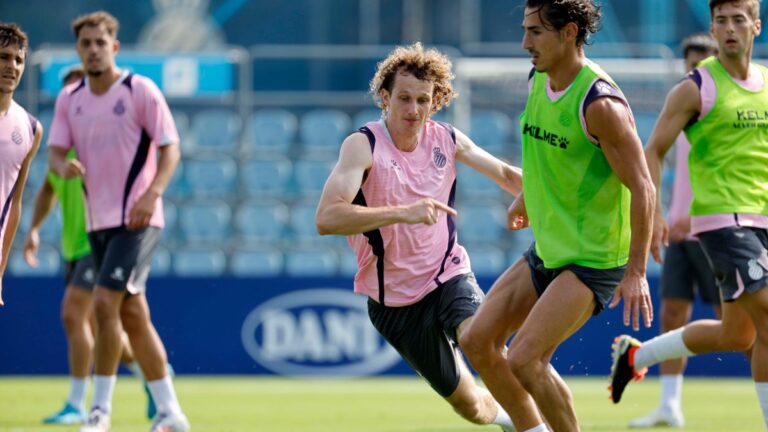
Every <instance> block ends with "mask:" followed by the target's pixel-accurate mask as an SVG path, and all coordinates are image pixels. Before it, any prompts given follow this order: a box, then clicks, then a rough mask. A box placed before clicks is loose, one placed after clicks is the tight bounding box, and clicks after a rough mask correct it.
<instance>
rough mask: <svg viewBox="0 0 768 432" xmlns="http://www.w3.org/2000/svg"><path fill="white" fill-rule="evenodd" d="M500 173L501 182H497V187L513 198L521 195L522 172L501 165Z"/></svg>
mask: <svg viewBox="0 0 768 432" xmlns="http://www.w3.org/2000/svg"><path fill="white" fill-rule="evenodd" d="M501 171H502V181H497V183H498V184H499V186H501V188H502V189H504V190H505V191H507V192H509V193H510V194H512V195H514V196H518V195H520V194H521V193H523V170H522V169H520V168H518V167H515V166H512V165H509V164H503V165H502V168H501Z"/></svg>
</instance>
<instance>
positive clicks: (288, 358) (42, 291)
mask: <svg viewBox="0 0 768 432" xmlns="http://www.w3.org/2000/svg"><path fill="white" fill-rule="evenodd" d="M479 282H480V284H481V286H482V287H484V288H487V287H489V286H490V285H491V283H492V282H493V281H492V280H490V279H487V278H481V279H480V280H479ZM651 283H652V287H653V286H655V285H656V281H655V280H652V281H651ZM351 285H352V283H351V280H350V279H349V278H262V279H237V278H210V279H180V278H155V279H152V280H150V282H149V291H148V298H149V302H150V306H151V308H152V313H153V321H154V323H155V326H156V327H157V330H158V332H159V333H160V335H161V337H162V338H163V340H164V342H165V346H166V349H167V350H168V355H169V358H170V361H171V362H172V364H173V366H174V368H175V369H176V371H177V372H178V373H180V374H279V375H318V376H320V375H322V376H334V375H337V376H338V375H344V376H349V375H352V376H361V375H376V374H385V375H402V374H412V372H411V371H410V369H409V368H408V367H407V365H406V364H405V363H404V362H403V361H402V360H400V358H399V356H398V355H397V354H396V353H395V352H394V351H393V350H391V349H390V348H389V347H388V346H387V345H386V344H385V343H384V341H383V340H382V339H381V337H380V336H379V335H378V333H376V331H375V329H373V327H372V326H371V325H370V324H369V322H368V316H367V312H366V309H365V298H364V297H362V296H357V295H354V294H352V293H351V291H352V288H351ZM3 286H4V293H3V296H4V299H5V302H6V306H5V307H4V308H3V309H2V310H0V346H2V347H3V349H2V353H0V375H4V374H25V375H26V374H65V373H67V362H66V359H67V356H66V345H65V340H64V333H63V330H62V328H61V324H60V322H59V318H58V316H59V302H60V299H61V293H62V282H61V280H60V279H59V278H12V277H11V278H7V279H5V280H4V281H3ZM652 290H655V288H652ZM656 301H658V300H657V299H655V303H654V304H656ZM702 313H704V315H707V314H711V311H709V310H707V308H705V307H702V306H701V305H697V308H696V312H695V316H694V317H701V316H702ZM626 331H627V328H625V327H624V326H623V324H622V323H621V311H620V310H610V311H606V312H604V313H602V314H601V315H599V316H597V317H595V318H592V319H591V320H590V321H589V322H588V323H587V324H586V325H585V326H584V328H583V329H582V330H581V331H579V332H578V333H576V334H575V335H574V336H572V337H571V338H570V339H569V340H568V341H567V342H566V343H564V344H563V345H562V346H561V347H560V349H558V351H557V352H556V353H555V356H554V359H553V364H554V365H555V367H556V368H557V369H558V371H560V373H562V374H564V375H576V376H606V375H607V374H608V372H609V369H610V344H611V341H612V339H613V337H614V336H616V335H617V334H619V333H623V332H626ZM657 331H658V320H657V321H656V322H655V325H654V328H652V329H646V330H642V331H640V332H639V333H638V335H637V337H639V338H641V339H646V338H650V337H652V336H654V335H655V334H656V333H657ZM687 373H688V374H690V375H714V376H746V375H748V374H749V363H748V362H747V360H746V358H745V357H744V356H743V355H741V354H735V353H732V354H710V355H703V356H698V357H694V358H692V359H691V360H690V362H689V366H688V369H687Z"/></svg>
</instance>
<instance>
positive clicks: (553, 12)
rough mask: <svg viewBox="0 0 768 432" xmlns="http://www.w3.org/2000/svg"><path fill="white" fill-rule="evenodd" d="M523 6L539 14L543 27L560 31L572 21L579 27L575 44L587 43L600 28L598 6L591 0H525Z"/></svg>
mask: <svg viewBox="0 0 768 432" xmlns="http://www.w3.org/2000/svg"><path fill="white" fill-rule="evenodd" d="M525 7H526V8H528V9H533V10H534V11H535V13H538V14H539V18H540V19H541V22H542V24H543V25H544V28H546V29H547V30H556V31H560V30H562V29H563V27H565V26H566V25H567V24H568V23H570V22H572V23H574V24H576V26H577V27H578V28H579V33H578V34H577V35H576V46H582V45H585V44H588V43H589V35H591V34H594V33H597V31H598V30H600V16H601V12H600V7H599V6H597V5H596V4H595V3H594V2H593V0H526V1H525Z"/></svg>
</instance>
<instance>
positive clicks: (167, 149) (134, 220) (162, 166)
mask: <svg viewBox="0 0 768 432" xmlns="http://www.w3.org/2000/svg"><path fill="white" fill-rule="evenodd" d="M158 152H159V153H160V157H159V158H158V161H157V173H156V174H155V178H154V179H153V180H152V184H150V185H149V188H148V189H147V191H146V192H144V194H143V195H142V196H140V197H139V199H138V200H137V201H136V203H135V204H134V205H133V207H131V211H130V213H129V214H128V229H137V228H143V227H146V226H148V225H149V221H150V219H152V214H153V213H154V212H155V202H156V201H157V199H158V198H160V197H162V196H163V193H165V189H166V187H168V183H169V182H170V181H171V177H172V176H173V171H174V170H175V169H176V166H177V165H178V164H179V159H181V152H180V151H179V145H178V144H176V143H171V144H166V145H163V146H160V147H159V149H158Z"/></svg>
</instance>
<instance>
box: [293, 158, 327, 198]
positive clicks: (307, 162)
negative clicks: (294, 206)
mask: <svg viewBox="0 0 768 432" xmlns="http://www.w3.org/2000/svg"><path fill="white" fill-rule="evenodd" d="M334 163H335V160H330V159H299V160H296V161H295V162H294V164H293V182H294V184H295V187H296V193H297V194H299V195H305V196H306V195H309V196H313V195H319V194H320V192H322V191H323V186H325V181H326V180H327V179H328V175H329V174H330V173H331V171H332V170H333V166H334Z"/></svg>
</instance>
